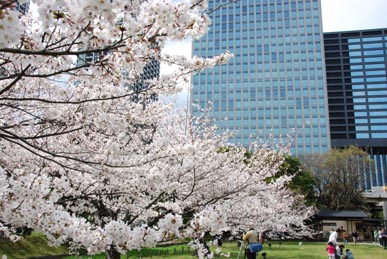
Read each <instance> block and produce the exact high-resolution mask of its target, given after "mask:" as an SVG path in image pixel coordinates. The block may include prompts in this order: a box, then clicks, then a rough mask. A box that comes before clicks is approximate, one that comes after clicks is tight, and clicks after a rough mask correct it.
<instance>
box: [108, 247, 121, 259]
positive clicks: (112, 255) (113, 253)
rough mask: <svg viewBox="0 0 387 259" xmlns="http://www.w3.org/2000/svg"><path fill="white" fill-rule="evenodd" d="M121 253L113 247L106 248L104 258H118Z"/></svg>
mask: <svg viewBox="0 0 387 259" xmlns="http://www.w3.org/2000/svg"><path fill="white" fill-rule="evenodd" d="M120 257H121V254H120V253H119V252H118V251H117V250H116V249H115V248H114V247H112V248H110V249H109V250H106V259H120Z"/></svg>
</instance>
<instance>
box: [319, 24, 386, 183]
mask: <svg viewBox="0 0 387 259" xmlns="http://www.w3.org/2000/svg"><path fill="white" fill-rule="evenodd" d="M324 45H325V58H326V71H327V84H328V96H329V98H328V100H329V117H330V125H331V139H332V146H333V147H336V148H343V147H347V146H350V145H355V146H358V147H361V148H365V149H366V150H367V151H369V153H370V156H371V158H372V159H373V160H374V163H375V172H374V173H373V174H369V173H367V174H365V186H364V188H365V189H371V187H373V186H385V185H387V69H386V68H387V67H386V66H387V29H375V30H362V31H347V32H335V33H325V34H324Z"/></svg>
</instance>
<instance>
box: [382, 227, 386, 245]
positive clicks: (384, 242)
mask: <svg viewBox="0 0 387 259" xmlns="http://www.w3.org/2000/svg"><path fill="white" fill-rule="evenodd" d="M382 245H383V247H384V249H387V233H386V229H384V228H383V229H382Z"/></svg>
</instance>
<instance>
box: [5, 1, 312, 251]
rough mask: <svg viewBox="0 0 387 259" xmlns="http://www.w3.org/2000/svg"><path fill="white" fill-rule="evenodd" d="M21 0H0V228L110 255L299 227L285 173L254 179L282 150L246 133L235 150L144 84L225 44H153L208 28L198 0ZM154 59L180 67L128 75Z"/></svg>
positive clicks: (169, 79)
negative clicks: (177, 52) (186, 47)
mask: <svg viewBox="0 0 387 259" xmlns="http://www.w3.org/2000/svg"><path fill="white" fill-rule="evenodd" d="M19 2H22V1H19ZM31 2H32V4H33V5H34V10H36V11H34V12H30V13H27V14H25V15H21V14H20V13H18V12H17V11H15V10H13V9H12V8H13V7H14V5H15V1H13V0H2V1H0V35H2V36H1V37H0V109H1V117H0V149H1V158H0V195H1V199H0V230H1V231H2V232H3V234H4V235H6V236H7V237H9V238H11V239H13V240H17V238H18V237H17V236H16V235H15V232H16V230H15V229H16V228H18V227H29V228H32V229H34V230H35V231H38V232H41V233H44V234H45V235H46V236H47V238H48V240H49V241H50V243H51V244H53V245H61V244H63V243H68V244H70V248H71V249H74V251H76V250H77V249H78V248H85V249H87V251H88V253H89V254H95V253H99V252H106V254H107V257H108V258H119V255H120V254H122V253H125V252H126V251H127V250H131V249H140V248H142V247H152V246H155V245H157V244H158V243H159V242H161V241H164V240H167V239H168V238H171V237H174V238H181V237H195V236H196V235H198V233H202V232H211V233H213V234H217V233H221V232H222V231H231V232H235V233H237V230H238V229H243V228H247V227H250V226H255V227H258V228H260V229H262V230H267V229H274V228H277V229H280V228H285V227H286V228H290V227H291V226H290V223H291V224H292V225H293V226H299V228H298V229H303V228H304V225H303V223H302V222H303V219H304V218H305V217H307V216H309V215H310V210H309V209H306V208H303V207H302V208H301V207H297V206H296V204H297V203H293V202H292V198H291V197H289V196H287V195H289V194H288V193H285V192H286V191H285V189H284V188H283V185H284V183H285V182H286V181H288V180H289V179H287V178H286V177H282V178H280V179H277V181H275V182H273V183H270V184H267V183H266V181H265V179H267V178H268V177H272V176H273V175H274V174H275V173H276V172H277V171H278V168H279V166H280V164H281V162H282V160H283V157H284V156H283V153H284V152H286V150H284V149H282V148H278V149H271V148H269V147H268V146H265V145H255V146H254V147H253V148H252V149H251V150H250V151H251V154H252V155H251V157H249V158H246V156H245V153H246V152H247V150H245V148H243V147H235V146H231V145H230V144H228V138H229V134H228V133H225V134H218V132H217V129H216V128H215V127H214V126H212V124H211V122H210V121H209V120H208V118H206V117H203V118H191V117H189V116H179V115H172V114H171V112H170V109H171V107H172V105H171V104H168V103H167V104H166V103H163V102H162V101H157V100H154V98H151V97H152V96H155V95H156V96H166V95H168V94H171V93H175V92H177V91H179V88H180V86H181V84H182V83H183V82H186V81H187V80H188V78H189V77H190V76H191V75H192V73H195V72H197V71H200V70H202V69H206V68H209V67H213V66H215V65H218V64H223V63H226V62H227V61H228V60H229V59H230V58H231V57H232V55H231V54H230V53H228V52H225V53H224V54H222V55H220V56H217V57H213V58H206V59H205V58H200V57H193V58H191V59H187V58H184V57H179V56H173V55H163V54H162V53H161V52H160V49H161V48H162V47H163V46H164V44H165V42H166V41H167V40H182V39H185V38H187V37H200V36H202V35H203V34H204V33H206V32H207V26H208V24H209V19H208V16H207V14H206V8H207V2H206V1H204V0H186V1H179V2H176V1H170V0H148V1H142V0H132V1H116V0H114V1H106V0H105V1H103V0H101V1H94V0H84V1H78V0H66V1H64V0H57V1H51V0H34V1H31ZM11 32H12V33H11ZM85 55H94V56H97V57H98V58H96V59H93V60H91V61H90V60H86V59H85V58H84V57H85ZM153 61H159V62H166V63H168V64H178V65H179V69H178V70H176V71H174V72H171V73H170V74H167V75H162V76H160V77H158V78H152V79H148V80H146V82H145V83H146V87H143V88H141V89H138V88H135V87H133V85H135V84H136V83H137V82H138V80H139V79H140V78H141V76H142V73H143V70H144V67H145V66H146V65H147V64H149V62H153ZM134 96H136V98H135V100H136V101H134V98H133V97H134ZM151 99H152V100H153V101H149V100H151ZM225 148H227V151H225ZM293 204H294V206H293ZM246 208H247V209H246ZM250 208H256V210H255V209H250ZM301 232H302V233H303V234H305V233H307V230H305V229H303V230H302V231H301ZM301 232H298V234H300V233H301ZM302 233H301V234H302ZM200 255H201V256H203V255H204V253H200Z"/></svg>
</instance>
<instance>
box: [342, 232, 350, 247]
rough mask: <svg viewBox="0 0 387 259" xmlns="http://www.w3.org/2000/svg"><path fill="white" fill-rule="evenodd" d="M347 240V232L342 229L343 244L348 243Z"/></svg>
mask: <svg viewBox="0 0 387 259" xmlns="http://www.w3.org/2000/svg"><path fill="white" fill-rule="evenodd" d="M348 240H349V234H348V232H347V231H345V230H344V232H343V243H344V244H345V245H347V244H348Z"/></svg>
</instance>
